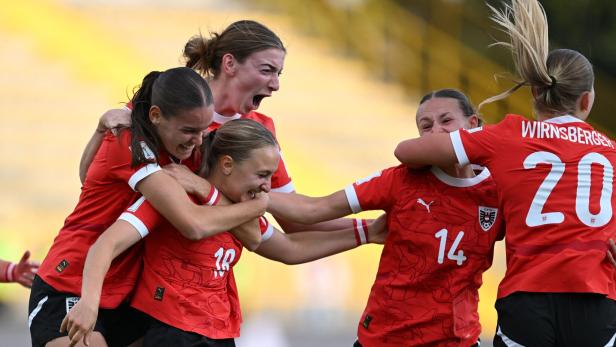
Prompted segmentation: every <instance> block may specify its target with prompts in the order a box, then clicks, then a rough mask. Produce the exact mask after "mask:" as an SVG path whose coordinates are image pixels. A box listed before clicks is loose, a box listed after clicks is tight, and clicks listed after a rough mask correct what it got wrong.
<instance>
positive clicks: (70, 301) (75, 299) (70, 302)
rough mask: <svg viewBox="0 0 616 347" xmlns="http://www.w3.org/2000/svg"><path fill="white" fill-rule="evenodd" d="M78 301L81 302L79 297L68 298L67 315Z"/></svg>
mask: <svg viewBox="0 0 616 347" xmlns="http://www.w3.org/2000/svg"><path fill="white" fill-rule="evenodd" d="M78 301H79V297H78V296H69V297H67V298H66V313H67V314H68V311H70V310H71V309H72V308H73V306H75V304H76V303H77V302H78Z"/></svg>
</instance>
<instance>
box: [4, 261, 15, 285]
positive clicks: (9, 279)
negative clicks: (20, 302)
mask: <svg viewBox="0 0 616 347" xmlns="http://www.w3.org/2000/svg"><path fill="white" fill-rule="evenodd" d="M14 269H15V263H10V264H9V266H7V267H6V276H5V278H6V281H7V282H13V281H14V280H15V279H14V278H13V270H14Z"/></svg>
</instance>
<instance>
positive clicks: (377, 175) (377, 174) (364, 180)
mask: <svg viewBox="0 0 616 347" xmlns="http://www.w3.org/2000/svg"><path fill="white" fill-rule="evenodd" d="M381 173H383V172H382V171H379V172H375V173H373V174H372V175H370V176H368V177H366V178H362V179H360V180H357V182H355V184H357V185H358V186H359V185H361V184H362V183H366V182H368V181H370V180H371V179H373V178H375V177H379V176H381Z"/></svg>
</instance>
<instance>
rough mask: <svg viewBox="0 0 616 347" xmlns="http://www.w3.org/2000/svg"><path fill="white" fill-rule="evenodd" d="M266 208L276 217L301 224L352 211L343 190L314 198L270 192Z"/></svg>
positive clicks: (344, 214)
mask: <svg viewBox="0 0 616 347" xmlns="http://www.w3.org/2000/svg"><path fill="white" fill-rule="evenodd" d="M267 210H268V212H270V213H271V214H273V215H275V216H276V217H280V218H282V219H284V220H286V221H290V222H294V223H302V224H314V223H319V222H323V221H328V220H331V219H335V218H339V217H343V216H346V215H349V214H351V213H352V211H351V207H350V206H349V203H348V202H347V198H346V195H345V194H344V191H343V190H339V191H337V192H335V193H333V194H330V195H328V196H323V197H316V198H315V197H309V196H306V195H301V194H289V193H270V202H269V206H268V208H267ZM349 223H350V222H349Z"/></svg>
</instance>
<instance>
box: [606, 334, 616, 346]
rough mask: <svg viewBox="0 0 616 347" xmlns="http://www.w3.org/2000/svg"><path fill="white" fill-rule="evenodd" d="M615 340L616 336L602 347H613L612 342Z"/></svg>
mask: <svg viewBox="0 0 616 347" xmlns="http://www.w3.org/2000/svg"><path fill="white" fill-rule="evenodd" d="M615 340H616V334H614V336H612V338H611V339H610V340H609V341H608V342H607V343H606V344H605V346H603V347H614V341H615Z"/></svg>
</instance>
